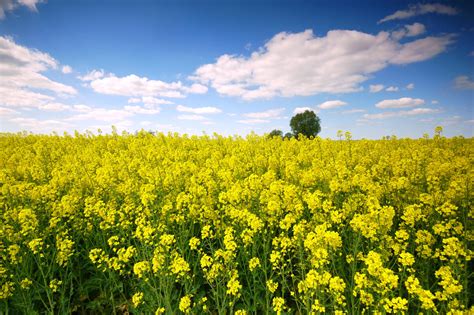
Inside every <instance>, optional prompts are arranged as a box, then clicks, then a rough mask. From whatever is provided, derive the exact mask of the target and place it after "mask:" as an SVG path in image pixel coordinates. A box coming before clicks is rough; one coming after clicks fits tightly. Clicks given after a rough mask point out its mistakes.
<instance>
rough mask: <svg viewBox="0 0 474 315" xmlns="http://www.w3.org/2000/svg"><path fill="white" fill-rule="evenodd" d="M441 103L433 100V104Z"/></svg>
mask: <svg viewBox="0 0 474 315" xmlns="http://www.w3.org/2000/svg"><path fill="white" fill-rule="evenodd" d="M438 103H439V102H438V101H437V100H432V101H431V104H438Z"/></svg>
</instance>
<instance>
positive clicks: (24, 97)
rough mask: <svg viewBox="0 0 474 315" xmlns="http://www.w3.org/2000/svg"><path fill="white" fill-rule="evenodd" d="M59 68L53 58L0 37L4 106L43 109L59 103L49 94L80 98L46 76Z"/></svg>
mask: <svg viewBox="0 0 474 315" xmlns="http://www.w3.org/2000/svg"><path fill="white" fill-rule="evenodd" d="M57 68H58V62H57V61H56V60H55V59H54V58H53V57H51V56H50V55H48V54H46V53H43V52H40V51H37V50H34V49H29V48H27V47H24V46H21V45H18V44H16V43H15V42H14V41H13V40H12V39H11V38H9V37H5V36H0V81H1V82H2V84H1V86H0V105H3V106H13V107H39V106H41V105H45V104H47V103H49V102H52V101H54V100H55V97H53V96H51V95H49V94H45V92H49V93H51V92H52V93H55V94H57V95H60V96H63V95H74V94H76V93H77V91H76V90H75V89H74V88H73V87H71V86H68V85H65V84H62V83H59V82H56V81H53V80H51V79H49V78H47V77H46V76H44V75H43V74H42V72H45V71H47V70H49V69H57Z"/></svg>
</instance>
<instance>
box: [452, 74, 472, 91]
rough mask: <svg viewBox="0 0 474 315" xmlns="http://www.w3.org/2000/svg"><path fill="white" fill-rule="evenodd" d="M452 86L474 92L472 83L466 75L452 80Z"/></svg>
mask: <svg viewBox="0 0 474 315" xmlns="http://www.w3.org/2000/svg"><path fill="white" fill-rule="evenodd" d="M454 86H455V87H456V88H457V89H461V90H474V81H471V79H470V78H469V77H468V76H467V75H460V76H458V77H456V79H454Z"/></svg>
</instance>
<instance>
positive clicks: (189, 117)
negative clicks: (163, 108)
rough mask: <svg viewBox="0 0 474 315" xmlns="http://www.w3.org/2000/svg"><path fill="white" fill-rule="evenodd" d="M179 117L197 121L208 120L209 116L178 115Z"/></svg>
mask: <svg viewBox="0 0 474 315" xmlns="http://www.w3.org/2000/svg"><path fill="white" fill-rule="evenodd" d="M178 119H179V120H195V121H201V120H207V118H206V117H204V116H202V115H178Z"/></svg>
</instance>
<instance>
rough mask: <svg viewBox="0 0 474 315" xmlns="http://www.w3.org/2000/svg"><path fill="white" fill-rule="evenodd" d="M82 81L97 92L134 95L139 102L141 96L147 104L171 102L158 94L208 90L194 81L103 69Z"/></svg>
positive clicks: (171, 95)
mask: <svg viewBox="0 0 474 315" xmlns="http://www.w3.org/2000/svg"><path fill="white" fill-rule="evenodd" d="M79 79H81V80H82V81H88V82H90V83H89V86H90V87H91V88H92V89H93V90H94V91H95V92H97V93H101V94H108V95H121V96H129V97H132V98H131V101H132V102H138V101H137V100H138V98H139V97H141V98H142V101H143V102H144V103H145V104H146V103H147V101H146V100H147V99H148V100H149V101H148V104H155V105H156V104H158V103H159V104H169V103H172V102H169V103H166V102H168V101H163V100H161V101H158V99H157V98H155V97H157V96H160V97H168V98H184V97H186V94H189V93H193V94H204V93H206V92H207V86H205V85H202V84H199V83H194V84H192V85H191V86H185V85H183V84H182V83H181V81H177V82H171V83H168V82H164V81H160V80H152V79H148V78H147V77H139V76H137V75H135V74H130V75H127V76H124V77H117V76H116V75H115V74H113V73H109V74H106V73H105V72H104V71H103V70H93V71H91V72H89V73H88V74H86V75H85V76H83V77H79Z"/></svg>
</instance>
